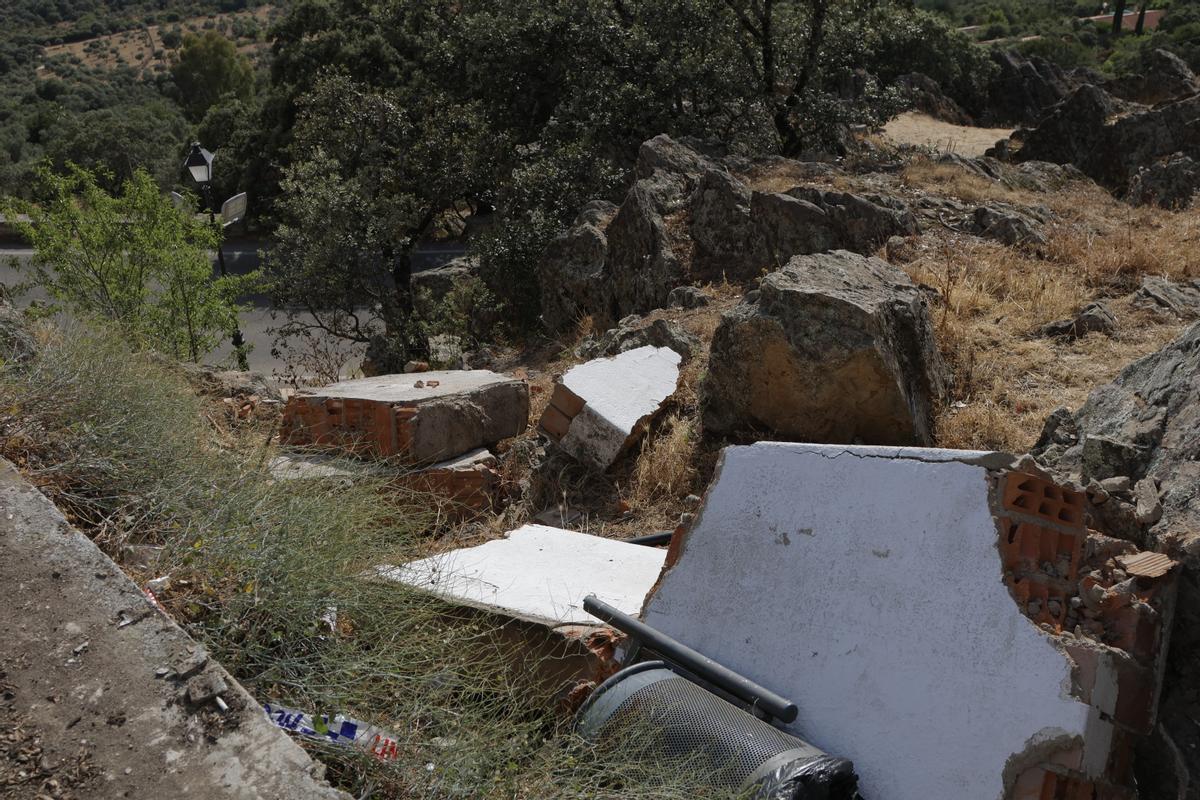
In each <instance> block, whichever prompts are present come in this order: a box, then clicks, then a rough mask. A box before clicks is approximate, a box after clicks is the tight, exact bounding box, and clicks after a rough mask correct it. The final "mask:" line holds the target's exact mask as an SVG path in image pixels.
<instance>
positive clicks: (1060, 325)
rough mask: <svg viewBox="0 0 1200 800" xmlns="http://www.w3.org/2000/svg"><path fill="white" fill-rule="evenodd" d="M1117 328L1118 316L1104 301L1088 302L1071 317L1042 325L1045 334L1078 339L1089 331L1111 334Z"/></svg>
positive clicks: (1042, 331)
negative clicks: (1115, 315) (1114, 314)
mask: <svg viewBox="0 0 1200 800" xmlns="http://www.w3.org/2000/svg"><path fill="white" fill-rule="evenodd" d="M1116 329H1117V318H1116V317H1114V316H1113V314H1112V312H1111V311H1109V310H1108V307H1107V306H1105V305H1104V304H1103V303H1088V304H1087V305H1086V306H1084V307H1083V308H1082V309H1081V310H1080V312H1079V313H1078V314H1076V315H1075V316H1074V317H1072V318H1070V319H1060V320H1058V321H1056V322H1051V323H1049V324H1048V325H1044V326H1042V329H1041V333H1042V335H1043V336H1054V337H1061V338H1064V339H1078V338H1080V337H1083V336H1087V335H1088V334H1089V333H1103V334H1106V335H1107V334H1111V333H1113V332H1114V331H1116Z"/></svg>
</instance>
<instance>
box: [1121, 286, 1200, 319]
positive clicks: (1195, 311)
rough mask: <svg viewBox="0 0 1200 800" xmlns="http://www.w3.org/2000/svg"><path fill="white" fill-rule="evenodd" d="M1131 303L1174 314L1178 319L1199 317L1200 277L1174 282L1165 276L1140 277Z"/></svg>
mask: <svg viewBox="0 0 1200 800" xmlns="http://www.w3.org/2000/svg"><path fill="white" fill-rule="evenodd" d="M1133 304H1134V305H1135V306H1139V307H1140V308H1148V309H1150V310H1152V311H1161V312H1164V313H1167V314H1174V315H1175V316H1177V317H1179V318H1180V319H1185V320H1193V319H1200V278H1193V279H1192V280H1190V281H1187V282H1184V283H1175V282H1174V281H1169V280H1167V279H1166V278H1158V277H1153V276H1152V277H1147V278H1142V285H1141V287H1139V288H1138V290H1137V291H1136V292H1134V295H1133Z"/></svg>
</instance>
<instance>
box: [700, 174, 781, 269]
mask: <svg viewBox="0 0 1200 800" xmlns="http://www.w3.org/2000/svg"><path fill="white" fill-rule="evenodd" d="M690 232H691V236H692V241H693V242H694V243H695V245H696V250H695V254H694V255H693V260H692V264H693V268H694V270H695V272H696V275H697V277H698V278H700V279H703V280H721V279H723V278H727V279H728V280H731V281H735V282H736V281H742V280H745V279H747V278H751V277H754V276H755V275H756V274H757V271H758V270H759V269H761V268H762V267H763V266H765V265H766V263H767V260H768V259H767V253H766V249H765V248H764V247H763V242H762V241H761V239H760V238H759V236H758V233H757V232H756V229H755V225H754V222H753V216H752V214H751V192H750V189H749V188H747V187H746V185H745V184H744V183H742V182H741V181H739V180H738V179H737V178H735V177H733V176H732V175H730V174H729V173H728V172H726V171H724V170H717V169H710V170H708V171H706V172H705V173H704V175H703V176H702V177H701V179H700V184H699V185H698V186H697V187H696V193H695V194H694V195H692V201H691V223H690Z"/></svg>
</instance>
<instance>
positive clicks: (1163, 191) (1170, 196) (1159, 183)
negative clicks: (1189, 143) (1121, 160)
mask: <svg viewBox="0 0 1200 800" xmlns="http://www.w3.org/2000/svg"><path fill="white" fill-rule="evenodd" d="M1197 191H1200V163H1197V162H1196V161H1195V160H1194V159H1192V158H1190V157H1188V156H1185V155H1183V154H1182V153H1175V154H1174V155H1172V156H1170V157H1169V158H1166V159H1164V160H1162V161H1157V162H1155V163H1154V164H1151V165H1150V166H1147V167H1142V168H1141V169H1139V170H1138V172H1137V174H1136V175H1134V176H1133V179H1132V180H1131V181H1130V182H1129V193H1128V194H1127V195H1126V196H1125V199H1126V200H1128V201H1129V202H1130V203H1133V204H1134V205H1135V206H1144V205H1150V204H1154V205H1157V206H1161V207H1162V208H1171V209H1184V208H1187V207H1188V206H1189V205H1191V204H1192V198H1193V197H1195V195H1196V192H1197Z"/></svg>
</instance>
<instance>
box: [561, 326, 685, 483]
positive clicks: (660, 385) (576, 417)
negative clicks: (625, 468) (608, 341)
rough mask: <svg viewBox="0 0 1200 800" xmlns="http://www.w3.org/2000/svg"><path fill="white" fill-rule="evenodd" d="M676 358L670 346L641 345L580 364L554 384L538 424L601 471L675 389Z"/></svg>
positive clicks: (676, 380)
mask: <svg viewBox="0 0 1200 800" xmlns="http://www.w3.org/2000/svg"><path fill="white" fill-rule="evenodd" d="M679 361H680V355H679V354H678V353H676V352H675V351H674V350H671V349H670V348H667V347H649V346H647V347H638V348H636V349H634V350H628V351H626V352H624V353H621V354H619V355H616V356H613V357H611V358H597V359H595V360H593V361H588V362H586V363H584V364H580V365H579V366H577V367H574V368H572V369H570V370H568V371H567V373H566V374H565V375H563V377H562V381H561V382H559V383H558V384H556V385H555V387H554V394H553V396H552V397H551V399H550V405H549V406H548V407H547V408H546V411H545V413H544V414H543V415H542V420H541V423H540V424H541V429H542V430H543V431H544V432H545V433H547V434H548V435H549V436H551V437H552V438H553V439H555V440H557V441H558V443H559V445H561V446H562V448H563V449H564V450H566V451H567V452H568V453H570V454H571V455H573V456H574V457H575V458H577V459H578V460H580V461H582V462H583V463H585V464H587V465H589V466H591V467H593V468H595V469H598V470H605V469H607V468H608V467H609V466H610V465H612V463H613V462H614V461H616V460H617V457H618V456H620V455H621V453H622V452H623V451H624V450H625V449H626V448H627V447H628V446H630V445H631V444H632V443H633V442H634V441H636V440H637V439H638V437H640V436H641V434H642V433H643V432H644V431H645V429H646V426H647V424H648V423H649V422H650V420H651V419H652V418H653V417H654V415H655V414H657V413H658V411H659V410H660V409H661V408H662V405H663V403H664V402H665V401H666V399H667V398H668V397H670V396H671V395H672V394H674V393H675V386H676V384H678V382H679Z"/></svg>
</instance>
